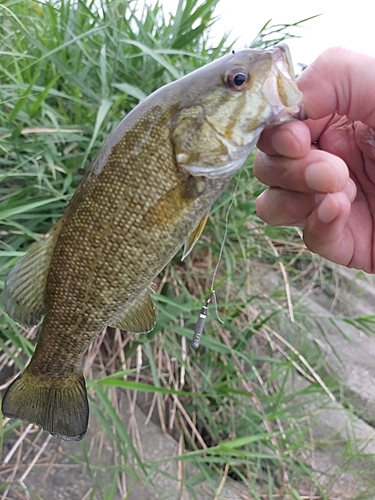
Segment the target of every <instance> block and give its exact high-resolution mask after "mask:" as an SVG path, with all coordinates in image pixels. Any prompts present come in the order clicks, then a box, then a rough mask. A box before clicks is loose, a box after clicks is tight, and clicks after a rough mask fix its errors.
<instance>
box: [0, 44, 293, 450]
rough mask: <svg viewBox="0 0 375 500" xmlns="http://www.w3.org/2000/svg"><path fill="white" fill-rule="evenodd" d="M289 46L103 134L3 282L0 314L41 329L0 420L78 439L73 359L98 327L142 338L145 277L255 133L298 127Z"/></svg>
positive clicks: (186, 234) (187, 231)
mask: <svg viewBox="0 0 375 500" xmlns="http://www.w3.org/2000/svg"><path fill="white" fill-rule="evenodd" d="M301 100H302V94H301V92H300V91H299V90H298V87H297V85H296V80H295V77H294V72H293V65H292V61H291V56H290V52H289V49H288V47H287V46H286V45H279V46H276V47H274V48H271V49H267V50H254V49H243V50H240V51H238V52H235V53H231V54H227V55H225V56H223V57H221V58H219V59H217V60H215V61H213V62H211V63H209V64H207V65H205V66H203V67H201V68H199V69H197V70H195V71H193V72H191V73H190V74H188V75H186V76H184V77H182V78H180V79H179V80H177V81H175V82H172V83H169V84H168V85H165V86H164V87H162V88H160V89H159V90H157V91H155V92H154V93H153V94H151V95H150V96H149V97H147V98H146V99H145V100H143V101H142V102H141V103H139V104H138V105H137V106H136V107H135V108H134V109H133V110H132V111H131V112H130V113H129V114H128V115H127V116H126V117H125V118H124V119H123V120H122V121H121V122H120V124H119V125H118V126H117V128H116V129H115V130H114V131H113V133H112V134H111V135H110V136H109V138H108V139H107V141H106V142H105V144H104V145H103V147H102V148H101V150H100V151H99V153H98V154H97V156H96V157H95V158H94V160H93V162H92V164H91V166H90V168H89V170H88V172H87V174H86V176H85V177H84V178H83V180H82V182H81V183H80V185H79V186H78V188H77V189H76V191H75V193H74V195H73V196H72V199H71V201H70V202H69V204H68V206H67V208H66V210H65V213H64V214H63V216H62V217H61V219H60V220H59V221H58V222H57V224H56V225H55V226H54V228H53V229H52V230H51V232H50V234H49V235H48V236H47V237H46V238H45V239H44V240H43V241H41V242H38V243H36V244H35V245H34V246H32V247H31V249H30V250H29V252H28V253H27V254H26V255H25V256H24V257H23V258H22V259H20V260H19V261H18V262H17V263H16V265H15V266H14V268H13V269H12V270H11V272H10V273H9V275H8V277H7V279H6V282H5V286H4V291H3V295H2V298H3V304H4V308H5V311H6V312H7V314H8V315H9V316H10V318H12V319H13V320H14V321H15V322H16V323H18V324H20V325H22V326H24V327H31V326H34V325H37V324H39V330H38V340H37V344H36V348H35V352H34V354H33V356H32V358H31V360H30V362H29V364H28V365H27V367H26V368H25V370H24V371H23V372H21V374H20V375H19V376H18V377H17V378H16V379H15V381H13V383H12V384H11V385H10V386H9V387H8V389H7V391H6V393H5V395H4V397H3V401H2V413H3V415H4V416H5V417H9V418H18V419H21V420H24V421H26V422H30V423H33V424H36V425H38V426H40V427H41V428H42V429H44V430H45V431H48V432H49V433H50V434H52V435H53V436H56V437H59V438H62V439H64V440H75V441H78V440H80V439H82V438H83V436H84V435H85V433H86V430H87V426H88V419H89V405H88V399H87V393H86V383H85V379H84V376H83V372H82V360H83V356H84V354H85V352H86V350H87V348H88V347H89V346H90V344H91V342H92V341H93V340H94V339H95V338H96V337H97V335H98V334H99V333H100V332H102V331H103V329H104V328H105V327H107V326H111V327H115V328H120V329H122V330H126V331H131V332H135V333H145V332H149V331H151V330H152V329H153V328H154V326H155V322H156V313H155V307H154V304H153V301H152V299H151V293H152V291H151V284H152V282H153V280H154V279H155V277H156V276H157V275H158V274H159V273H160V272H161V271H162V270H163V269H164V267H165V266H166V265H167V264H168V263H169V262H170V261H171V259H172V258H173V257H174V256H175V255H176V253H177V252H178V251H179V250H180V249H181V248H182V247H183V246H184V250H183V258H186V257H187V255H188V254H189V253H190V252H191V250H192V248H193V247H194V245H195V243H196V242H197V241H198V239H199V237H200V235H201V233H202V231H203V228H204V225H205V223H206V220H207V217H208V214H209V212H210V209H211V206H212V204H213V203H214V202H215V200H216V199H217V198H218V197H219V196H220V194H221V193H222V192H223V191H224V190H225V188H226V187H227V186H228V184H229V182H230V180H231V178H232V177H233V175H234V174H235V173H236V172H237V171H238V170H239V169H240V168H241V166H242V165H243V164H244V162H245V161H246V159H247V158H248V156H249V155H250V153H251V151H252V150H253V148H254V146H255V145H256V143H257V141H258V139H259V136H260V134H261V132H262V131H263V129H264V128H267V127H272V126H275V125H279V124H282V123H285V122H288V121H291V120H296V119H301V118H303V109H302V105H301Z"/></svg>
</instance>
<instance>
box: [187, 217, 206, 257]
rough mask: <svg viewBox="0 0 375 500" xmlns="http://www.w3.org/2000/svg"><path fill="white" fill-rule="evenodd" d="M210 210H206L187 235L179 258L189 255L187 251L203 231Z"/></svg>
mask: <svg viewBox="0 0 375 500" xmlns="http://www.w3.org/2000/svg"><path fill="white" fill-rule="evenodd" d="M209 214H210V212H209V211H208V212H207V213H206V214H205V215H204V216H203V217H202V218H201V220H200V221H199V224H198V225H197V227H196V228H195V229H194V231H193V232H192V233H191V235H190V236H189V239H188V240H187V241H186V243H185V246H184V251H183V254H182V257H181V260H184V259H186V257H187V256H188V255H189V253H190V252H191V251H192V250H193V248H194V246H195V244H196V243H197V241H198V240H199V238H200V237H201V234H202V232H203V229H204V226H205V225H206V222H207V219H208V216H209Z"/></svg>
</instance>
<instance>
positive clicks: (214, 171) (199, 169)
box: [183, 157, 246, 179]
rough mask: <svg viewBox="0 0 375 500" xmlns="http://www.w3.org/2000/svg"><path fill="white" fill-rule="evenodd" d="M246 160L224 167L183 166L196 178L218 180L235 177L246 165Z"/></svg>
mask: <svg viewBox="0 0 375 500" xmlns="http://www.w3.org/2000/svg"><path fill="white" fill-rule="evenodd" d="M245 161H246V158H242V157H241V158H237V159H235V160H233V161H231V162H229V163H226V164H225V165H222V166H219V167H217V166H211V165H210V166H206V165H183V167H184V169H185V170H187V171H188V172H189V174H190V175H193V176H194V177H207V178H209V179H217V178H219V177H228V176H232V175H234V174H235V173H236V172H237V170H239V169H240V168H241V167H242V165H243V164H244V163H245Z"/></svg>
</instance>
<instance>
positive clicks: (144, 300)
mask: <svg viewBox="0 0 375 500" xmlns="http://www.w3.org/2000/svg"><path fill="white" fill-rule="evenodd" d="M155 323H156V315H155V306H154V303H153V302H152V299H151V297H150V294H149V293H148V290H146V292H144V293H142V294H140V295H138V297H137V299H136V301H135V303H134V304H133V305H132V306H131V307H130V309H127V311H126V313H125V314H124V316H123V317H122V318H120V319H118V320H117V321H116V322H115V324H111V325H110V326H111V327H113V328H119V329H120V330H126V331H129V332H134V333H147V332H150V331H151V330H152V329H153V328H154V326H155Z"/></svg>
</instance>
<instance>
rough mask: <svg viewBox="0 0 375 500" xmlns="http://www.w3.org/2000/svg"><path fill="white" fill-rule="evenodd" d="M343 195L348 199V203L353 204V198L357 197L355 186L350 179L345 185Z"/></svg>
mask: <svg viewBox="0 0 375 500" xmlns="http://www.w3.org/2000/svg"><path fill="white" fill-rule="evenodd" d="M344 193H345V194H346V196H347V197H348V198H349V201H350V202H353V201H354V200H355V197H356V196H357V186H356V185H355V183H354V181H353V180H352V179H349V181H348V183H347V185H346V186H345V188H344Z"/></svg>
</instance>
